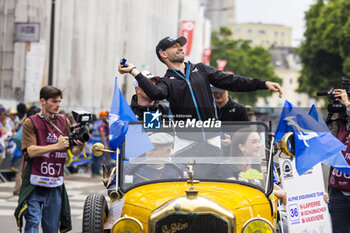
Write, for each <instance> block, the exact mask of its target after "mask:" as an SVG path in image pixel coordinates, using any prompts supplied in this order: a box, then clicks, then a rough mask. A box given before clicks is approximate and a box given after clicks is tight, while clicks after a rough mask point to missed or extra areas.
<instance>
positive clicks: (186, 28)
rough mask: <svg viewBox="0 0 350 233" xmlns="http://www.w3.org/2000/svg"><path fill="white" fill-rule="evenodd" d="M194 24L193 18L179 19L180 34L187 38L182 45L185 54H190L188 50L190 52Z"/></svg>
mask: <svg viewBox="0 0 350 233" xmlns="http://www.w3.org/2000/svg"><path fill="white" fill-rule="evenodd" d="M195 24H196V21H193V20H182V21H181V27H180V30H181V31H180V35H181V36H184V37H186V39H187V43H186V44H185V45H184V47H183V50H184V53H185V56H188V55H190V52H191V47H192V38H193V31H194V26H195Z"/></svg>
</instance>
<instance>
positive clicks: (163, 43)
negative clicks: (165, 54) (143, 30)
mask: <svg viewBox="0 0 350 233" xmlns="http://www.w3.org/2000/svg"><path fill="white" fill-rule="evenodd" d="M176 42H179V44H180V45H181V46H184V45H185V44H186V43H187V39H186V37H183V36H180V37H179V38H177V39H175V38H173V37H170V36H167V37H165V38H163V39H161V40H160V41H159V43H158V45H157V47H156V54H157V57H158V59H159V60H160V61H161V62H163V60H162V58H161V56H160V52H162V51H164V50H166V49H167V48H169V47H171V46H173V44H175V43H176Z"/></svg>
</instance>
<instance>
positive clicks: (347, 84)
mask: <svg viewBox="0 0 350 233" xmlns="http://www.w3.org/2000/svg"><path fill="white" fill-rule="evenodd" d="M341 84H342V87H341V89H344V90H346V93H347V94H348V96H350V78H348V77H346V76H343V77H342V79H341ZM335 93H336V88H332V89H331V90H329V91H319V92H317V96H325V95H328V98H329V100H331V101H332V103H330V104H328V106H327V110H328V116H327V119H326V124H327V125H329V124H330V123H332V122H333V121H337V122H339V121H340V122H342V123H344V122H346V107H345V106H344V105H343V104H341V103H340V102H339V98H340V97H338V98H335V96H334V94H335ZM334 113H338V114H339V116H338V118H336V119H332V116H333V114H334Z"/></svg>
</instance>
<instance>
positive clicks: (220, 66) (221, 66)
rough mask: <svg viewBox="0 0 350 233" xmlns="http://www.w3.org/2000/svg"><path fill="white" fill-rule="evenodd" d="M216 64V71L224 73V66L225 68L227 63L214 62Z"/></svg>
mask: <svg viewBox="0 0 350 233" xmlns="http://www.w3.org/2000/svg"><path fill="white" fill-rule="evenodd" d="M216 64H217V65H218V66H217V69H218V70H222V71H224V69H225V66H226V64H227V61H226V60H216Z"/></svg>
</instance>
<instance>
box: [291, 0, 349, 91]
mask: <svg viewBox="0 0 350 233" xmlns="http://www.w3.org/2000/svg"><path fill="white" fill-rule="evenodd" d="M349 16H350V1H349V0H329V1H323V0H318V1H317V2H316V3H315V4H314V5H312V6H311V8H310V9H309V10H308V11H307V12H306V14H305V20H306V31H305V33H304V36H305V41H304V42H303V43H302V45H301V46H300V48H299V53H300V56H301V61H302V64H303V68H302V71H301V76H300V77H299V80H298V81H299V89H298V91H302V92H308V93H310V94H312V95H315V94H316V93H315V92H316V91H319V90H328V89H330V88H331V87H338V88H340V87H341V76H342V75H345V76H348V77H350V17H349Z"/></svg>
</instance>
